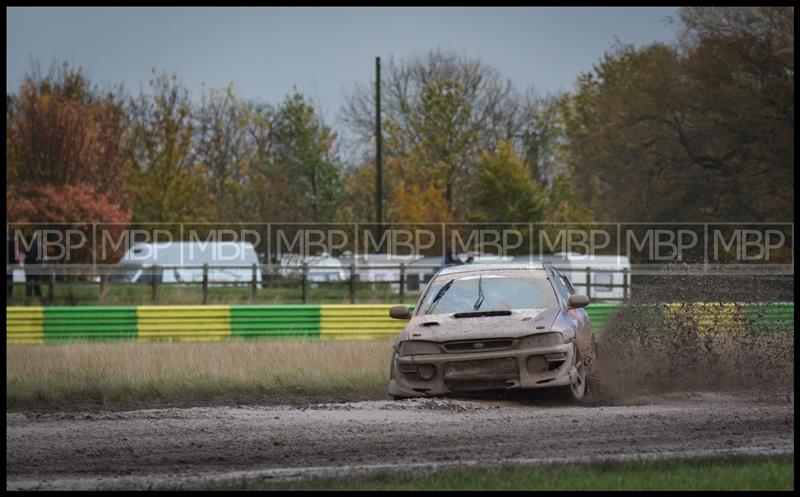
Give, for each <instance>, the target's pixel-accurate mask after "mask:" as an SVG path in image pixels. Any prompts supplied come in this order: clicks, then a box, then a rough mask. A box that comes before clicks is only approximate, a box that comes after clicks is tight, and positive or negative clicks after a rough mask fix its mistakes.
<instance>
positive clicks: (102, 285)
mask: <svg viewBox="0 0 800 497" xmlns="http://www.w3.org/2000/svg"><path fill="white" fill-rule="evenodd" d="M105 295H106V275H105V273H103V272H102V271H100V302H102V301H103V299H104V298H105Z"/></svg>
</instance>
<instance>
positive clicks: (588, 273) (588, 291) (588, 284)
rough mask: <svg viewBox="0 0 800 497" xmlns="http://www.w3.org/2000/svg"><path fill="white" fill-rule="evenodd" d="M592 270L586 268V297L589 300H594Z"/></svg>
mask: <svg viewBox="0 0 800 497" xmlns="http://www.w3.org/2000/svg"><path fill="white" fill-rule="evenodd" d="M591 278H592V270H591V268H590V267H589V266H586V296H587V297H589V300H591V299H592V281H591Z"/></svg>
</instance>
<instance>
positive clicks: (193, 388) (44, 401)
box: [6, 339, 391, 410]
mask: <svg viewBox="0 0 800 497" xmlns="http://www.w3.org/2000/svg"><path fill="white" fill-rule="evenodd" d="M390 355H391V341H389V340H375V341H364V342H358V341H347V342H336V341H326V340H297V339H294V340H274V339H273V340H269V341H257V342H254V341H248V342H236V341H230V342H220V343H137V342H129V343H95V344H64V345H7V348H6V409H7V410H15V409H30V408H44V409H51V408H57V409H70V408H87V407H93V406H101V407H106V408H116V407H120V408H123V407H124V408H129V407H138V406H157V405H190V404H191V405H198V404H217V403H253V402H258V403H275V404H278V403H288V404H292V403H294V402H295V401H302V402H305V403H307V402H309V401H312V402H314V401H318V402H324V401H338V400H366V399H381V398H385V397H386V385H387V383H388V381H389V358H390Z"/></svg>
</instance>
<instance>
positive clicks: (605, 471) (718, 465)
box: [182, 456, 794, 491]
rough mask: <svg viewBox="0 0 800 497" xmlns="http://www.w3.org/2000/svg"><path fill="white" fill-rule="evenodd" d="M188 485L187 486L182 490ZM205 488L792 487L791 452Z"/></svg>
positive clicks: (242, 482)
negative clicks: (774, 455) (778, 454)
mask: <svg viewBox="0 0 800 497" xmlns="http://www.w3.org/2000/svg"><path fill="white" fill-rule="evenodd" d="M182 489H185V488H182ZM202 489H203V490H323V489H324V490H360V491H364V490H517V491H519V490H528V491H530V490H793V489H794V457H793V456H788V457H787V456H777V457H764V456H761V457H759V456H729V457H709V458H703V459H672V460H663V461H626V462H597V463H581V464H548V465H536V466H530V465H529V466H524V465H512V466H502V467H495V468H488V467H483V468H480V467H479V468H448V469H439V470H436V471H429V472H420V471H414V472H410V473H398V472H392V473H388V472H380V473H374V474H366V475H359V476H355V477H353V476H348V477H346V478H341V477H339V478H337V477H320V478H311V479H307V480H300V481H284V482H281V481H270V480H264V479H259V478H252V479H242V480H240V481H235V482H220V483H214V484H211V485H203V486H202Z"/></svg>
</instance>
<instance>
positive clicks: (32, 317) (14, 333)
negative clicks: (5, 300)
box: [6, 307, 44, 343]
mask: <svg viewBox="0 0 800 497" xmlns="http://www.w3.org/2000/svg"><path fill="white" fill-rule="evenodd" d="M43 324H44V313H43V312H42V308H41V307H6V342H8V343H42V342H43V341H44V326H43Z"/></svg>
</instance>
